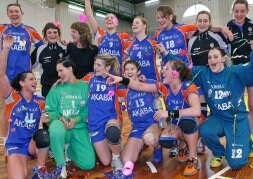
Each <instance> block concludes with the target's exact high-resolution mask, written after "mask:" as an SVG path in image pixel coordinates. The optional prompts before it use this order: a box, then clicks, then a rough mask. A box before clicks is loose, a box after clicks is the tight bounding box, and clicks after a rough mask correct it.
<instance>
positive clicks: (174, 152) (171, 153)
mask: <svg viewBox="0 0 253 179" xmlns="http://www.w3.org/2000/svg"><path fill="white" fill-rule="evenodd" d="M177 155H178V148H177V147H173V148H171V149H170V151H169V157H175V156H177Z"/></svg>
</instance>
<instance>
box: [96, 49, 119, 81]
mask: <svg viewBox="0 0 253 179" xmlns="http://www.w3.org/2000/svg"><path fill="white" fill-rule="evenodd" d="M97 59H101V60H102V61H103V63H104V65H105V66H106V67H107V66H110V67H111V71H112V72H113V74H114V75H117V76H118V75H120V65H119V61H118V59H117V57H113V56H111V55H109V54H105V53H104V54H99V55H97V56H96V57H95V60H97Z"/></svg>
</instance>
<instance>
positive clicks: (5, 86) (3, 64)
mask: <svg viewBox="0 0 253 179" xmlns="http://www.w3.org/2000/svg"><path fill="white" fill-rule="evenodd" d="M13 42H14V38H13V37H12V36H7V35H4V38H3V43H1V40H0V44H3V46H2V48H0V49H1V51H0V91H1V93H2V95H3V97H4V98H6V97H8V95H9V94H10V93H11V90H12V88H11V85H10V82H9V80H8V77H7V75H6V68H7V59H8V54H9V50H10V48H11V46H12V44H13Z"/></svg>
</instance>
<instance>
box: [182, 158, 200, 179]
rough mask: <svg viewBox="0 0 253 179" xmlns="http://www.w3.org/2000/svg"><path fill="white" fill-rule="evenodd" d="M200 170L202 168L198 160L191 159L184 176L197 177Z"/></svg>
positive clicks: (188, 161)
mask: <svg viewBox="0 0 253 179" xmlns="http://www.w3.org/2000/svg"><path fill="white" fill-rule="evenodd" d="M199 168H200V166H199V161H198V159H195V158H189V159H188V160H187V165H186V167H185V169H184V175H186V176H191V175H195V174H196V173H198V170H199Z"/></svg>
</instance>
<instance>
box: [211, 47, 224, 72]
mask: <svg viewBox="0 0 253 179" xmlns="http://www.w3.org/2000/svg"><path fill="white" fill-rule="evenodd" d="M224 62H225V57H224V56H222V54H221V51H220V50H218V49H212V50H210V51H209V53H208V65H209V67H210V69H211V70H212V72H214V73H219V72H221V71H222V70H223V69H224Z"/></svg>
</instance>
